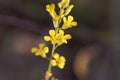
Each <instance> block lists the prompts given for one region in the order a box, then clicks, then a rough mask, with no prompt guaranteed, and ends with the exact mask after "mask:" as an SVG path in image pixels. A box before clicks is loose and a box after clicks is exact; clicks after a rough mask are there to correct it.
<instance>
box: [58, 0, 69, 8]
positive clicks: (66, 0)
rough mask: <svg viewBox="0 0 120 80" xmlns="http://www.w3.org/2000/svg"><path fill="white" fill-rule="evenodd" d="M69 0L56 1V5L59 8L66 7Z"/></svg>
mask: <svg viewBox="0 0 120 80" xmlns="http://www.w3.org/2000/svg"><path fill="white" fill-rule="evenodd" d="M69 3H70V0H62V1H61V2H59V3H58V7H59V8H60V9H61V8H67V7H68V6H69Z"/></svg>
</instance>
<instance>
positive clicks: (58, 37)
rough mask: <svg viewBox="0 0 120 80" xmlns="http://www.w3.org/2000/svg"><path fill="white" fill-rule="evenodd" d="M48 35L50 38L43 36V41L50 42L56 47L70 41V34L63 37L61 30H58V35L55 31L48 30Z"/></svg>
mask: <svg viewBox="0 0 120 80" xmlns="http://www.w3.org/2000/svg"><path fill="white" fill-rule="evenodd" d="M49 35H50V36H45V37H44V39H45V41H50V42H51V44H57V45H62V44H63V43H66V44H67V40H69V39H71V35H70V34H66V35H64V31H63V30H59V31H58V33H56V31H55V30H49Z"/></svg>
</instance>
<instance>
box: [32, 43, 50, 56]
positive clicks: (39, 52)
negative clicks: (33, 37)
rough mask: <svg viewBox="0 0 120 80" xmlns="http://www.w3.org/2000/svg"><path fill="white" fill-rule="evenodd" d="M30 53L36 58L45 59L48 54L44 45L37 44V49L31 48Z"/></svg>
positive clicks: (47, 49)
mask: <svg viewBox="0 0 120 80" xmlns="http://www.w3.org/2000/svg"><path fill="white" fill-rule="evenodd" d="M31 52H32V53H35V55H36V56H42V57H44V58H45V57H46V54H47V53H48V52H49V48H48V47H46V46H45V44H39V48H37V47H33V48H32V49H31Z"/></svg>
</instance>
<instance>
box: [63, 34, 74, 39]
mask: <svg viewBox="0 0 120 80" xmlns="http://www.w3.org/2000/svg"><path fill="white" fill-rule="evenodd" d="M64 38H65V39H71V38H72V36H71V35H70V34H66V35H65V36H64Z"/></svg>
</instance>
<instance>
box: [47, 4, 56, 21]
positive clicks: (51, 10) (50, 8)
mask: <svg viewBox="0 0 120 80" xmlns="http://www.w3.org/2000/svg"><path fill="white" fill-rule="evenodd" d="M46 11H48V12H49V14H50V15H51V17H52V18H53V19H55V18H56V12H55V4H53V3H52V4H51V5H46Z"/></svg>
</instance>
